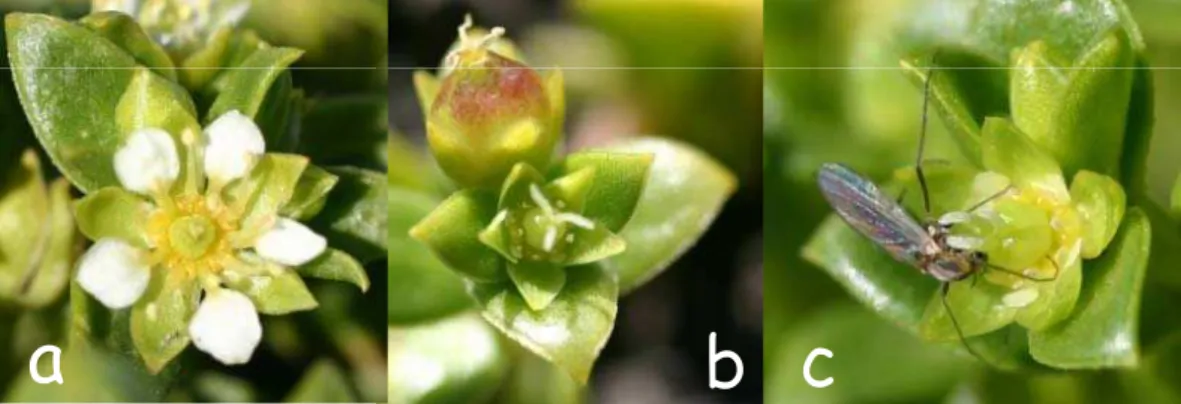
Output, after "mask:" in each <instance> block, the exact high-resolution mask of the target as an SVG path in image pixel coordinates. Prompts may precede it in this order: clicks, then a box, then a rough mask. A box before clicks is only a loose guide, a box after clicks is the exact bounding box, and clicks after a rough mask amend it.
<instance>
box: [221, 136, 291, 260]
mask: <svg viewBox="0 0 1181 404" xmlns="http://www.w3.org/2000/svg"><path fill="white" fill-rule="evenodd" d="M307 165H308V159H307V157H303V156H299V155H294V154H278V153H267V154H265V155H263V157H262V159H261V160H259V161H258V164H255V166H254V169H253V170H251V171H250V174H249V175H247V177H246V178H243V179H240V180H237V181H234V182H233V183H230V185H229V186H227V187H226V188H225V190H223V191H222V195H224V196H225V197H226V203H227V204H229V205H230V206H232V207H233V208H234V209H237V210H238V211H239V212H242V219H241V228H242V229H243V230H244V231H245V232H246V234H247V235H245V236H243V239H244V240H254V238H255V237H257V236H258V235H261V234H262V232H264V231H266V230H268V229H270V227H269V225H270V223H273V222H274V220H275V217H276V215H278V214H279V209H280V208H281V207H283V205H285V204H286V203H287V202H288V201H290V200H291V197H292V195H294V194H295V189H296V186H297V184H299V179H300V177H301V176H302V175H303V171H304V169H305V168H307Z"/></svg>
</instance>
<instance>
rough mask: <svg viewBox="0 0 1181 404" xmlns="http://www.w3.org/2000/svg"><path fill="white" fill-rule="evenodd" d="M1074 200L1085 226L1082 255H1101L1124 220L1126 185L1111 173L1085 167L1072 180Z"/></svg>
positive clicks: (1071, 186) (1088, 257)
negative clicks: (1102, 172)
mask: <svg viewBox="0 0 1181 404" xmlns="http://www.w3.org/2000/svg"><path fill="white" fill-rule="evenodd" d="M1070 200H1071V202H1073V203H1074V208H1075V209H1076V210H1078V214H1079V219H1080V221H1081V222H1082V225H1083V229H1084V230H1083V249H1082V256H1083V258H1086V259H1091V258H1095V257H1098V256H1099V254H1102V253H1103V249H1105V248H1107V244H1108V243H1110V242H1111V239H1113V238H1115V232H1116V231H1117V230H1119V225H1120V223H1122V222H1123V220H1124V210H1125V209H1126V206H1127V200H1128V199H1127V195H1125V194H1124V188H1123V187H1122V186H1120V184H1119V183H1118V182H1116V181H1115V179H1113V178H1111V177H1108V176H1106V175H1102V174H1096V173H1094V172H1091V171H1087V170H1082V171H1079V172H1078V174H1075V176H1074V181H1072V182H1071V183H1070Z"/></svg>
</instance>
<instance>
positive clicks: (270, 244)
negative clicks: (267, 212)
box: [254, 217, 328, 267]
mask: <svg viewBox="0 0 1181 404" xmlns="http://www.w3.org/2000/svg"><path fill="white" fill-rule="evenodd" d="M325 248H328V240H325V239H324V237H322V236H320V235H319V234H316V232H313V231H312V229H309V228H307V226H304V225H303V224H301V223H299V222H297V221H294V220H291V219H288V218H285V217H281V218H279V220H277V221H275V226H274V227H272V228H271V229H270V230H267V232H266V233H263V235H262V236H260V237H259V238H258V240H255V241H254V251H257V252H258V255H261V256H262V257H263V258H266V259H268V260H271V261H274V262H277V263H280V264H283V265H286V266H292V267H297V266H300V265H303V264H306V263H307V262H308V261H311V260H312V259H314V258H316V257H317V256H319V255H320V253H323V252H324V249H325Z"/></svg>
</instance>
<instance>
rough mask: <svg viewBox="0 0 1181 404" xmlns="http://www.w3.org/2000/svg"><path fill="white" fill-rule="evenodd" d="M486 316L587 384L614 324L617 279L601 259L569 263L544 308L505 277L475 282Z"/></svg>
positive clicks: (513, 337) (497, 325)
mask: <svg viewBox="0 0 1181 404" xmlns="http://www.w3.org/2000/svg"><path fill="white" fill-rule="evenodd" d="M471 292H472V295H473V296H474V297H475V298H476V300H477V301H479V303H480V306H481V307H482V308H483V311H482V314H483V316H484V319H485V320H487V321H488V322H489V323H492V325H493V326H495V327H496V328H497V329H499V330H500V331H501V332H504V333H505V334H507V335H508V336H509V338H512V339H513V340H514V341H516V342H517V343H519V344H521V345H522V346H524V347H525V348H526V349H528V350H530V351H532V352H533V353H534V354H537V355H538V356H540V357H542V358H545V359H546V360H548V361H550V362H552V363H554V364H555V365H557V366H558V367H561V368H562V369H564V370H565V371H566V372H567V373H569V374H570V376H571V377H572V378H574V380H575V381H577V382H579V383H581V384H585V383H586V381H587V379H588V377H589V376H590V371H591V368H592V367H593V365H594V362H595V359H597V358H598V356H599V352H600V351H602V350H603V346H604V345H606V343H607V338H608V337H610V335H611V329H612V328H614V327H615V314H616V312H617V310H618V307H617V301H618V299H619V287H618V284H617V283H616V282H615V280H614V279H612V277H611V275H610V274H609V273H607V272H606V271H604V270H603V269H602V268H601V267H599V266H597V265H587V266H581V267H569V268H566V285H565V287H563V288H562V292H561V293H559V294H558V297H557V298H556V299H554V301H553V302H551V303H550V304H549V305H548V306H546V307H545V309H543V310H530V309H529V307H528V306H527V304H526V303H525V301H524V299H522V298H521V295H520V294H519V293H518V292H517V291H516V289H515V288H513V287H512V286H511V285H506V284H504V283H495V284H474V285H472V289H471Z"/></svg>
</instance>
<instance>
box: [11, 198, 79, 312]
mask: <svg viewBox="0 0 1181 404" xmlns="http://www.w3.org/2000/svg"><path fill="white" fill-rule="evenodd" d="M44 231H46V232H49V234H48V237H49V240H47V242H46V245H45V248H44V249H43V250H42V251H41V258H40V260H39V261H38V262H36V263H35V265H36V268H34V269H33V271H34V272H33V273H30V274H28V275H27V276H28V277H29V278H26V280H25V282H26V283H25V285H23V287H22V290H21V291H20V295H19V300H20V302H21V304H22V305H24V306H25V307H30V308H38V307H44V306H46V305H49V304H50V303H52V302H54V301H56V300H57V298H58V296H61V294H62V290H64V289H65V286H66V284H68V283H69V278H70V268H71V266H72V263H73V261H74V256H75V252H74V245H75V242H76V239H75V237H74V235H75V234H76V233H75V231H74V216H73V215H71V214H70V183H69V181H66V180H65V179H64V178H59V179H57V180H56V181H54V182H53V183H52V184H50V185H49V217H48V225H47V227H46V228H45V229H44Z"/></svg>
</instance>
